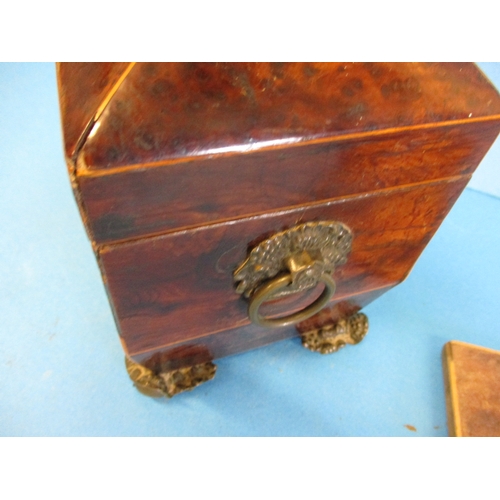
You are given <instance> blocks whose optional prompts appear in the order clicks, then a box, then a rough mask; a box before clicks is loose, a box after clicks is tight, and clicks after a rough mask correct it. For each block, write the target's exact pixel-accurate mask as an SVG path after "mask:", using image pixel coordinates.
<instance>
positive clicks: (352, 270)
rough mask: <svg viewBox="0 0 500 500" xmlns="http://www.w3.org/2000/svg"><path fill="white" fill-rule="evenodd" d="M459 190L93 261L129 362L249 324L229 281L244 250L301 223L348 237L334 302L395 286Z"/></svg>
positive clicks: (313, 211) (208, 233)
mask: <svg viewBox="0 0 500 500" xmlns="http://www.w3.org/2000/svg"><path fill="white" fill-rule="evenodd" d="M467 181H468V177H460V178H458V179H455V180H450V181H440V182H434V183H428V184H426V185H423V186H416V187H415V186H414V187H408V188H401V189H390V190H387V191H382V192H379V193H371V194H365V195H361V196H359V197H353V198H350V199H344V200H338V201H334V202H330V203H324V204H319V205H315V206H310V207H307V208H298V209H293V210H288V211H283V212H277V213H273V214H267V215H263V216H259V217H251V218H248V219H241V220H238V221H231V222H229V223H224V224H214V225H211V226H207V227H200V228H196V229H193V230H190V231H181V232H177V233H171V234H167V235H164V236H160V237H155V238H148V239H145V240H140V241H137V242H131V243H124V244H122V245H113V246H110V247H105V248H104V249H102V251H100V252H99V261H100V264H101V267H102V270H103V274H104V277H105V282H106V286H107V288H108V291H109V295H110V298H111V301H112V304H113V307H114V311H115V317H116V319H117V322H118V325H119V329H120V332H121V335H122V337H123V340H124V342H125V344H126V345H127V348H128V350H129V351H130V352H132V353H136V352H141V351H145V350H150V349H153V348H155V347H156V346H158V345H167V344H174V343H177V342H180V341H184V340H189V339H194V338H197V337H200V336H203V335H207V334H209V333H213V332H217V331H222V330H226V329H230V328H236V327H240V326H244V325H247V324H249V319H248V316H247V304H246V302H245V301H244V300H243V299H242V298H240V296H239V295H237V294H236V293H235V291H234V287H233V283H232V272H233V271H234V269H235V268H236V267H237V265H238V264H239V263H240V262H241V261H242V260H243V259H244V258H245V256H246V252H247V247H248V245H249V244H252V243H257V242H258V241H260V240H262V239H264V238H266V237H267V236H269V235H270V234H272V233H275V232H277V231H280V230H283V229H285V228H287V227H291V226H294V225H296V224H297V223H301V222H309V221H315V220H338V221H341V222H343V223H345V224H347V225H348V226H349V227H350V228H351V230H352V231H353V233H354V242H353V248H352V254H351V256H350V258H349V259H348V262H347V264H345V265H344V266H342V267H340V268H339V269H338V270H337V271H336V273H335V275H334V278H335V280H336V281H337V283H338V286H337V293H336V298H342V299H345V298H348V297H349V296H351V295H355V294H359V293H361V292H364V291H370V290H374V289H378V288H382V287H387V286H390V285H393V284H395V283H398V282H399V281H401V280H402V279H403V278H404V277H405V276H406V275H407V273H408V272H409V270H410V268H411V266H412V265H413V263H414V262H415V261H416V259H417V257H418V256H419V255H420V253H421V252H422V250H423V248H424V247H425V245H426V244H427V242H428V241H429V240H430V238H431V237H432V235H433V233H434V232H435V230H436V229H437V228H438V226H439V224H440V223H441V221H442V219H443V218H444V216H445V215H446V213H447V212H448V210H449V209H450V208H451V206H452V204H453V203H454V202H455V200H456V198H457V197H458V195H459V194H460V192H461V191H462V189H463V188H464V187H465V185H466V183H467ZM303 305H304V304H303V303H295V304H293V306H291V307H294V308H296V307H301V306H303ZM277 307H278V306H277ZM286 312H291V311H289V310H286Z"/></svg>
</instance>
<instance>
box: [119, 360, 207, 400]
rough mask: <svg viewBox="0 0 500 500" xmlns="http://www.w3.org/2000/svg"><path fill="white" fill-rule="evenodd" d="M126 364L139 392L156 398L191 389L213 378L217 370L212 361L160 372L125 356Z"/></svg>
mask: <svg viewBox="0 0 500 500" xmlns="http://www.w3.org/2000/svg"><path fill="white" fill-rule="evenodd" d="M125 366H126V367H127V372H128V374H129V377H130V378H131V379H132V382H134V385H135V387H136V388H137V389H138V390H139V392H141V393H142V394H145V395H146V396H151V397H154V398H158V397H162V396H164V397H167V398H171V397H172V396H175V395H176V394H179V393H180V392H184V391H190V390H191V389H194V388H195V387H197V386H198V385H200V384H202V383H203V382H208V381H209V380H212V379H213V378H214V376H215V372H216V370H217V366H216V365H214V364H213V363H212V362H210V361H209V362H208V363H201V364H199V365H194V366H188V367H186V368H179V369H177V370H172V371H168V372H160V373H158V374H156V373H154V372H153V371H152V370H150V369H148V368H146V367H144V366H142V365H139V364H138V363H135V362H134V361H131V360H130V359H128V358H125Z"/></svg>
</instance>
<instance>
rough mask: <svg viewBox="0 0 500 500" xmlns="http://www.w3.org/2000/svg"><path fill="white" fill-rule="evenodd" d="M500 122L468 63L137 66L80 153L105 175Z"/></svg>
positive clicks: (493, 95)
mask: <svg viewBox="0 0 500 500" xmlns="http://www.w3.org/2000/svg"><path fill="white" fill-rule="evenodd" d="M495 115H497V116H498V115H500V99H499V97H498V94H497V92H496V90H495V89H494V88H493V87H492V86H491V84H489V82H488V81H487V80H486V78H485V77H484V76H483V75H482V73H481V72H480V71H479V70H478V68H477V67H476V66H475V65H473V64H471V63H445V64H443V63H440V64H438V63H137V64H136V65H135V66H134V67H133V68H132V70H131V71H130V73H129V74H128V76H127V78H126V79H125V80H124V81H123V82H122V84H121V85H120V88H119V89H118V90H117V91H116V93H115V94H114V96H113V99H112V100H111V101H110V103H109V105H108V106H107V108H106V110H105V111H104V113H103V114H102V116H101V118H100V119H99V121H98V123H97V126H96V127H95V128H94V130H93V131H92V133H91V134H90V135H89V137H88V139H87V141H86V142H85V145H84V147H83V148H82V150H81V159H82V162H81V164H80V167H81V168H82V169H84V170H108V169H113V168H116V167H122V166H134V165H144V164H146V165H147V164H151V163H157V162H163V161H167V160H173V159H179V158H182V159H185V158H189V157H194V156H200V155H211V154H224V153H228V152H235V153H241V152H245V151H249V150H255V149H262V148H266V147H275V146H277V145H283V144H294V143H300V142H304V141H312V140H320V139H326V138H332V137H338V136H343V135H348V134H362V133H367V132H373V131H377V130H385V129H391V128H401V127H408V126H416V125H423V124H435V123H440V122H447V121H453V120H473V121H474V120H477V119H478V118H480V117H492V116H495Z"/></svg>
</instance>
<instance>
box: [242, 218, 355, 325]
mask: <svg viewBox="0 0 500 500" xmlns="http://www.w3.org/2000/svg"><path fill="white" fill-rule="evenodd" d="M351 245H352V233H351V230H350V229H349V228H348V227H347V226H346V225H344V224H342V223H341V222H334V221H322V222H309V223H306V224H300V225H298V226H295V227H293V228H291V229H287V230H286V231H282V232H280V233H277V234H275V235H273V236H271V237H270V238H268V239H267V240H265V241H263V242H261V243H260V244H258V245H257V246H256V247H255V248H253V249H252V251H251V252H250V254H249V255H248V258H247V259H246V260H245V262H243V263H242V264H241V265H240V266H239V267H238V269H236V271H235V272H234V281H235V282H236V283H238V284H237V287H236V291H237V292H238V293H240V294H243V296H244V297H246V298H249V299H250V305H249V316H250V319H251V320H252V321H253V322H254V323H256V324H258V325H261V326H285V325H290V324H294V323H298V322H300V321H304V320H305V319H307V318H309V317H311V316H312V315H314V314H316V313H317V312H319V311H320V310H321V309H322V308H323V307H324V306H325V305H326V304H327V303H328V301H329V300H330V298H331V297H332V296H333V294H334V292H335V282H334V281H333V279H332V277H331V275H332V274H333V272H334V270H335V268H336V267H337V266H340V265H342V264H344V263H345V262H346V260H347V256H348V254H349V252H350V250H351ZM320 282H322V283H323V284H324V285H325V289H324V291H323V293H322V294H321V296H320V297H319V298H318V299H317V300H316V301H315V302H313V303H312V304H311V305H309V306H308V307H306V308H305V309H304V310H302V311H299V312H298V313H295V314H292V315H290V316H286V317H282V318H274V319H271V318H264V317H263V316H261V315H260V314H259V307H260V305H261V304H262V303H264V302H266V301H269V300H272V299H276V298H279V297H282V296H285V295H289V294H292V293H298V292H302V291H305V290H308V289H311V288H314V287H315V286H316V285H317V284H318V283H320Z"/></svg>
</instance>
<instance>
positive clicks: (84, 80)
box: [57, 63, 500, 396]
mask: <svg viewBox="0 0 500 500" xmlns="http://www.w3.org/2000/svg"><path fill="white" fill-rule="evenodd" d="M57 70H58V84H59V95H60V106H61V115H62V124H63V133H64V143H65V155H66V160H67V164H68V169H69V175H70V179H71V183H72V187H73V190H74V193H75V197H76V200H77V202H78V206H79V208H80V212H81V215H82V218H83V221H84V223H85V227H86V229H87V232H88V235H89V238H90V240H91V241H92V246H93V249H94V252H95V255H96V257H97V260H98V263H99V267H100V269H101V273H102V277H103V281H104V285H105V287H106V290H107V292H108V296H109V299H110V303H111V307H112V309H113V313H114V317H115V320H116V324H117V327H118V331H119V333H120V338H121V341H122V344H123V348H124V350H125V353H126V364H127V369H128V372H129V374H130V376H131V378H132V379H133V380H134V382H135V385H136V386H137V387H138V389H139V390H141V391H142V392H144V393H146V394H149V395H153V396H160V395H165V396H172V395H174V394H176V393H178V392H181V391H183V390H187V389H191V388H193V387H195V386H196V385H198V384H200V383H201V382H204V381H206V380H209V379H211V378H212V377H213V376H214V374H215V369H216V367H215V365H214V364H213V360H214V359H216V358H219V357H222V356H227V355H230V354H233V353H237V352H241V351H245V350H248V349H253V348H256V347H259V346H262V345H265V344H268V343H270V342H275V341H278V340H281V339H285V338H289V337H292V336H296V335H300V336H301V338H302V343H303V345H304V346H305V347H308V348H309V349H311V350H314V351H317V352H321V353H328V352H334V351H336V350H338V349H339V348H340V347H342V346H344V345H345V344H347V343H351V344H355V343H357V342H359V341H361V340H362V338H363V337H364V335H365V334H366V331H367V328H368V323H367V319H366V317H365V316H364V315H363V314H362V313H360V312H359V311H360V309H361V308H362V307H363V306H365V305H366V304H368V303H369V302H371V301H372V300H374V299H376V298H377V297H379V296H380V295H382V294H383V293H384V292H386V291H387V290H389V289H390V288H392V287H393V286H395V285H396V284H398V283H399V282H401V281H402V280H404V278H405V277H406V276H407V274H408V273H409V271H410V269H411V268H412V266H413V264H414V263H415V261H416V259H417V258H418V256H419V255H420V253H421V252H422V250H423V249H424V247H425V245H426V244H427V243H428V242H429V240H430V239H431V238H432V236H433V234H434V233H435V231H436V230H437V228H438V227H439V225H440V224H441V222H442V221H443V218H444V217H445V216H446V214H447V213H448V211H449V210H450V208H451V207H452V205H453V203H454V202H455V201H456V199H457V198H458V196H459V195H460V193H461V191H462V190H463V189H464V188H465V186H466V185H467V182H468V181H469V179H470V176H471V175H472V173H473V172H474V170H475V168H476V167H477V165H478V164H479V162H480V161H481V159H482V158H483V156H484V155H485V153H486V152H487V151H488V149H489V147H490V146H491V145H492V144H493V142H494V140H495V138H496V136H497V135H498V133H499V131H500V98H499V95H498V93H497V91H496V90H495V89H494V87H493V86H492V85H491V84H490V83H489V82H488V80H487V79H486V78H485V77H484V75H483V74H482V73H481V72H480V71H479V70H478V68H477V67H476V66H475V65H473V64H471V63H463V64H462V63H447V64H436V63H431V64H424V63H63V64H58V66H57Z"/></svg>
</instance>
